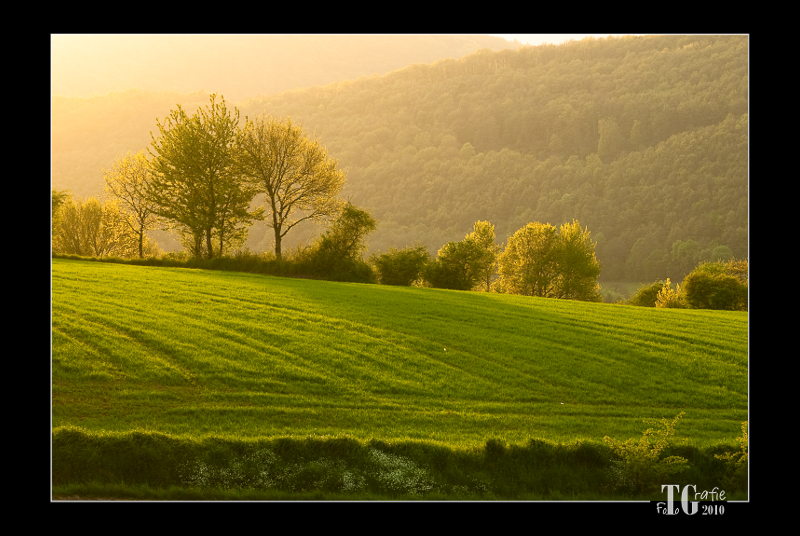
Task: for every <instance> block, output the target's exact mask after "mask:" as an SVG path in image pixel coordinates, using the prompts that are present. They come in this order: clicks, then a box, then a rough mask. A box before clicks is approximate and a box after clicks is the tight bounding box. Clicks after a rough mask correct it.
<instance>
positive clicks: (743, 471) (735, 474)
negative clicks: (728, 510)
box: [714, 421, 747, 490]
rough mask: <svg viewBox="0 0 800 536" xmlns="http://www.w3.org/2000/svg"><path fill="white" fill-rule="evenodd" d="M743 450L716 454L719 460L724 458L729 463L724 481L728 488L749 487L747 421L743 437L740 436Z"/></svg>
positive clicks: (743, 488)
mask: <svg viewBox="0 0 800 536" xmlns="http://www.w3.org/2000/svg"><path fill="white" fill-rule="evenodd" d="M738 441H739V445H740V447H741V450H740V451H738V452H728V453H726V454H715V455H714V457H715V458H717V459H718V460H723V461H724V462H725V464H726V465H727V474H726V475H725V478H724V479H723V481H722V485H723V486H725V487H726V489H732V490H745V489H747V421H744V422H743V423H742V437H740V438H738Z"/></svg>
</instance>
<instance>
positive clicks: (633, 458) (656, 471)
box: [603, 411, 688, 493]
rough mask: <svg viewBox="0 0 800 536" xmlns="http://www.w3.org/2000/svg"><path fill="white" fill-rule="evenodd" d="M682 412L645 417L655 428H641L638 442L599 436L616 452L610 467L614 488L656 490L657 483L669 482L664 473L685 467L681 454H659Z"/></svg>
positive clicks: (666, 474)
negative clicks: (664, 416) (658, 416)
mask: <svg viewBox="0 0 800 536" xmlns="http://www.w3.org/2000/svg"><path fill="white" fill-rule="evenodd" d="M684 414H685V413H684V412H683V411H682V412H680V413H679V414H678V415H677V416H676V417H675V418H674V419H673V420H672V421H670V420H669V419H661V420H660V421H655V420H645V422H646V423H647V422H650V423H653V424H657V425H658V424H660V426H659V428H658V429H656V430H654V429H653V428H648V429H647V430H645V431H644V433H643V434H642V437H641V438H640V439H639V441H638V442H637V441H636V440H635V439H629V440H627V441H617V440H615V439H612V438H610V437H608V436H605V437H604V438H603V440H604V441H605V442H606V443H607V444H608V445H609V447H611V449H612V451H613V452H614V454H616V456H617V459H615V460H613V461H612V464H613V466H612V468H611V470H610V472H611V481H612V484H611V485H612V487H613V488H614V489H621V490H630V491H633V492H636V493H644V492H647V491H657V490H658V489H659V486H660V485H661V484H668V483H669V482H667V481H666V477H668V476H671V475H673V474H676V473H679V472H681V471H684V470H686V469H687V468H688V461H687V460H686V458H683V457H681V456H668V457H666V458H660V456H661V454H662V453H663V452H664V450H665V449H667V448H668V447H669V438H670V436H672V435H674V433H675V426H676V425H677V424H678V421H679V420H680V419H681V417H683V416H684Z"/></svg>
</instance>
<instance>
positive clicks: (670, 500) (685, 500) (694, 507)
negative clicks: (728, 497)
mask: <svg viewBox="0 0 800 536" xmlns="http://www.w3.org/2000/svg"><path fill="white" fill-rule="evenodd" d="M664 488H666V489H667V506H666V507H664V503H663V502H659V503H657V504H656V511H657V512H658V513H659V514H665V515H677V514H678V513H679V512H680V510H679V509H678V507H677V506H675V494H674V492H675V491H681V487H680V485H678V484H663V485H662V486H661V491H662V492H663V491H664ZM689 488H692V490H693V491H694V492H695V493H694V498H695V499H697V496H698V495H700V500H706V499H708V498H710V499H711V500H712V501H713V500H715V499H717V498H718V499H719V500H720V501H724V500H725V491H723V490H720V492H719V493H717V491H716V490H717V488H714V489H713V490H712V491H711V492H708V491H703V492H702V493H697V486H695V485H694V484H689V485H687V486H684V488H683V491H681V509H682V510H683V513H685V514H687V515H690V516H692V515H694V514H696V513H697V512H698V510H699V508H698V502H697V501H696V500H695V501H691V506H690V502H689ZM709 495H710V497H709ZM706 513H711V512H703V515H705V514H706ZM714 513H720V514H721V513H722V511H719V512H717V511H715V512H714Z"/></svg>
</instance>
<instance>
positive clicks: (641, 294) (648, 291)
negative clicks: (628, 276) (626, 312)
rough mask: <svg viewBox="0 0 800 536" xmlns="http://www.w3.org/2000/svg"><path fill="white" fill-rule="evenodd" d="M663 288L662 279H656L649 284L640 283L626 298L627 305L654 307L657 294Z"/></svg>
mask: <svg viewBox="0 0 800 536" xmlns="http://www.w3.org/2000/svg"><path fill="white" fill-rule="evenodd" d="M663 288H664V282H663V281H656V282H655V283H652V284H650V285H642V286H641V287H639V289H638V290H637V291H636V293H635V294H634V295H633V296H631V298H630V299H629V300H628V305H636V306H639V307H655V306H656V300H657V299H658V295H659V293H660V292H661V290H662V289H663Z"/></svg>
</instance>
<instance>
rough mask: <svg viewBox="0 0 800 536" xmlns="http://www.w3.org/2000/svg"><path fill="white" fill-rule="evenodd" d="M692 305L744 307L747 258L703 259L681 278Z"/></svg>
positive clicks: (697, 306) (719, 307) (699, 306)
mask: <svg viewBox="0 0 800 536" xmlns="http://www.w3.org/2000/svg"><path fill="white" fill-rule="evenodd" d="M683 292H684V295H685V300H686V303H687V304H688V305H689V307H691V308H693V309H722V310H727V311H746V310H747V261H735V260H732V261H728V262H722V261H718V262H706V263H703V264H701V265H700V266H698V267H697V268H695V269H694V270H692V272H691V273H690V274H689V275H687V276H686V279H684V280H683Z"/></svg>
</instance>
